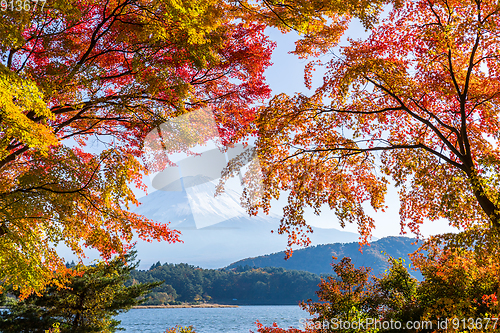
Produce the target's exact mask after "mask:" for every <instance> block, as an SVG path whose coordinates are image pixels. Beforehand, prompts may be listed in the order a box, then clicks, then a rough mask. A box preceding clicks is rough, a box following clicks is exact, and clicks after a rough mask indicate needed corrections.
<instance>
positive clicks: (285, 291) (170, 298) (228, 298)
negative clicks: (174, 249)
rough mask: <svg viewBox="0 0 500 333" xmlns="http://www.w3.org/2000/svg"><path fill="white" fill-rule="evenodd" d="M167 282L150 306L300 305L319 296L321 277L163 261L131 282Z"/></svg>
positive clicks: (152, 297)
mask: <svg viewBox="0 0 500 333" xmlns="http://www.w3.org/2000/svg"><path fill="white" fill-rule="evenodd" d="M154 281H165V283H164V284H163V285H161V286H159V287H157V288H155V289H153V292H152V293H151V294H150V295H149V300H148V301H147V302H146V303H145V304H146V305H161V304H178V303H180V302H195V303H197V302H213V303H220V304H298V302H300V301H302V300H307V299H309V298H312V299H317V298H316V294H315V291H316V290H318V284H319V283H320V277H319V276H318V275H316V274H312V273H309V272H301V271H296V270H285V269H283V268H274V267H270V268H251V267H248V266H247V267H238V268H236V269H234V270H225V269H202V268H199V267H195V266H192V265H188V264H176V265H174V264H164V265H161V264H160V263H159V262H158V263H157V264H155V265H153V266H151V268H150V269H149V270H147V271H141V270H137V271H133V272H132V274H131V279H130V280H129V281H128V284H129V285H130V284H132V283H135V282H154Z"/></svg>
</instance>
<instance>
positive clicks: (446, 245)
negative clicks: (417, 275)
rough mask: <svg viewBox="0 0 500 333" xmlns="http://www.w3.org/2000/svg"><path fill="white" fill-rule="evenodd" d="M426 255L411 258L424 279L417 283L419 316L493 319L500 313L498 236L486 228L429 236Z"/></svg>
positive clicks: (433, 318)
mask: <svg viewBox="0 0 500 333" xmlns="http://www.w3.org/2000/svg"><path fill="white" fill-rule="evenodd" d="M423 249H424V250H426V251H427V255H425V256H424V255H423V254H422V253H418V254H416V255H415V258H414V259H413V260H414V262H415V264H416V265H417V266H418V267H419V268H420V269H421V271H422V275H423V276H424V278H425V279H424V281H423V282H422V283H421V285H420V286H419V297H420V303H421V304H420V306H421V307H422V309H423V313H422V316H423V317H424V318H426V319H429V320H436V319H437V318H443V317H447V318H454V317H455V318H485V317H486V318H494V317H498V316H499V315H500V308H499V306H498V301H497V297H498V296H499V294H500V259H499V258H500V257H499V255H500V253H499V249H500V247H499V237H498V235H496V233H492V232H491V230H488V229H477V228H473V229H470V230H468V231H466V232H462V233H459V234H447V235H443V236H440V237H433V238H432V239H430V240H429V241H428V242H426V244H425V246H424V248H423Z"/></svg>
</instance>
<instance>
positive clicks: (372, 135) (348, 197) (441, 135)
mask: <svg viewBox="0 0 500 333" xmlns="http://www.w3.org/2000/svg"><path fill="white" fill-rule="evenodd" d="M273 3H274V2H273ZM332 3H334V4H336V2H332ZM355 3H356V4H358V5H359V6H365V5H370V6H372V5H373V4H376V2H371V1H367V2H363V1H359V2H355ZM323 5H324V6H323ZM277 6H278V5H277ZM279 6H281V7H282V8H292V9H293V8H294V4H293V3H292V2H287V1H280V2H279ZM310 6H313V7H314V6H316V8H318V9H322V8H326V7H327V5H326V4H325V2H323V1H318V2H311V4H310ZM346 6H347V7H348V8H350V9H351V11H349V10H346V11H344V12H343V13H344V14H342V15H341V16H339V17H338V18H337V19H335V17H334V16H330V20H326V21H325V22H324V24H325V25H324V27H325V29H326V27H327V24H330V25H329V26H328V27H331V23H332V22H337V23H338V22H343V23H342V24H343V25H342V26H343V27H346V26H347V24H348V23H349V21H350V20H351V19H352V16H353V15H358V16H359V11H358V12H356V11H354V12H353V11H352V8H356V7H355V6H354V5H352V4H351V5H349V4H347V5H346ZM372 7H373V6H372ZM372 7H369V8H372ZM367 8H368V7H367ZM385 8H386V13H385V14H384V16H383V17H381V18H380V19H379V21H376V20H375V21H373V20H372V21H370V20H369V21H367V22H368V24H366V25H365V26H366V27H368V28H370V30H369V36H368V37H367V38H365V39H348V41H347V45H345V46H339V45H338V41H339V38H338V37H339V34H338V33H337V32H338V31H335V32H334V31H331V30H321V29H320V30H321V33H317V34H315V37H314V38H311V39H308V37H309V35H308V34H307V33H306V32H304V38H303V39H302V40H301V41H299V42H298V43H297V47H296V50H295V51H294V52H295V53H296V54H298V55H299V56H302V57H310V58H311V57H313V56H318V55H322V57H321V58H311V63H310V64H309V65H308V66H307V67H306V73H305V80H306V84H307V85H308V86H309V87H310V88H312V83H311V76H312V73H313V71H314V69H315V68H317V67H321V68H323V69H324V71H325V74H324V77H323V82H322V84H321V85H320V86H319V87H317V88H316V89H315V90H313V91H311V92H310V93H309V94H307V93H306V92H299V93H297V94H296V95H295V96H288V95H286V94H280V95H277V96H274V97H273V98H272V100H271V101H270V103H269V104H268V105H267V106H264V107H262V108H260V109H259V112H258V116H257V119H256V121H255V131H256V132H257V133H258V136H257V141H256V150H255V155H256V156H257V157H258V159H259V161H260V167H261V168H262V173H263V174H264V175H265V177H264V186H262V184H257V183H254V184H253V185H252V184H251V188H253V189H252V190H249V191H248V193H247V194H246V200H247V202H248V204H249V205H251V209H250V212H251V213H256V212H257V211H258V209H260V208H262V209H263V210H264V211H267V210H268V209H269V206H270V203H271V200H273V199H277V198H279V196H280V195H287V196H288V204H287V206H286V207H285V208H284V219H283V220H282V225H281V227H280V230H279V231H280V232H288V233H289V235H290V237H289V239H290V245H291V244H294V243H297V244H307V239H306V240H304V238H303V237H302V236H304V230H305V231H307V230H308V226H307V225H306V221H305V220H304V218H303V214H304V209H306V208H307V207H310V208H312V209H314V211H315V212H316V213H318V214H319V213H320V211H321V209H324V207H328V209H331V210H332V211H334V213H335V214H336V216H337V218H338V220H339V221H340V225H341V226H344V225H345V224H346V223H355V224H357V225H358V230H359V232H360V233H361V234H362V235H363V236H364V240H365V241H366V240H367V239H368V237H369V236H370V234H371V230H372V229H373V228H374V220H373V217H372V216H370V215H369V214H368V213H367V211H366V206H368V205H369V206H371V208H373V209H374V210H375V211H383V210H384V209H385V208H386V202H385V195H386V192H387V186H388V184H392V185H394V186H396V188H397V189H398V194H399V199H400V202H401V208H400V211H399V212H400V218H401V232H403V233H404V232H406V230H408V229H409V231H411V232H413V233H415V234H417V235H419V226H420V225H421V224H422V223H424V222H426V221H436V220H438V219H446V220H447V221H449V223H450V225H452V226H455V227H457V228H462V229H466V228H469V227H471V226H482V227H486V228H488V227H493V228H494V229H496V230H497V232H498V230H499V229H498V227H500V196H499V195H498V193H500V188H499V184H500V182H499V181H500V178H499V175H500V148H499V146H498V143H499V140H500V126H499V125H500V124H499V107H498V105H499V102H500V99H499V98H500V80H499V79H500V76H499V67H498V57H499V54H498V50H499V49H500V45H499V42H500V41H499V40H498V37H497V36H498V34H499V32H500V31H499V29H500V24H499V22H500V16H499V15H500V11H499V5H498V2H497V1H490V0H485V1H483V0H471V1H450V0H432V1H428V0H421V1H420V0H413V1H400V2H394V3H392V4H391V5H390V6H387V7H385ZM292 9H290V10H292ZM372 9H373V10H372V11H371V12H370V11H369V12H370V13H376V8H372ZM283 10H285V9H283ZM337 13H342V11H340V12H339V11H337ZM305 15H307V14H305ZM281 17H282V19H283V20H284V22H289V24H290V25H291V26H293V25H294V21H293V19H292V18H290V19H289V18H288V17H287V16H286V15H282V16H281ZM310 17H311V19H312V18H313V17H314V14H310ZM339 20H340V21H339ZM342 20H344V21H342ZM283 24H285V23H283ZM339 24H340V23H339ZM344 31H345V30H342V31H341V33H343V32H344ZM304 43H306V44H308V46H307V47H306V46H305V44H304ZM309 44H310V45H309ZM237 169H238V161H237V160H235V161H233V163H232V165H230V168H229V169H228V170H227V173H226V175H231V174H232V171H234V170H237ZM261 188H263V189H264V195H263V198H262V200H260V201H259V202H257V203H255V200H254V197H252V196H251V195H250V194H251V193H252V191H255V190H257V189H261Z"/></svg>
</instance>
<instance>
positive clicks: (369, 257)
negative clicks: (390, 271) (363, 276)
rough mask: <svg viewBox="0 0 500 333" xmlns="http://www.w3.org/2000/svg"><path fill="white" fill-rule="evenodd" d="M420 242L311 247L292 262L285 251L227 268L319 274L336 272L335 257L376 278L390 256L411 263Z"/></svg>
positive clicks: (391, 239) (295, 254) (402, 239)
mask: <svg viewBox="0 0 500 333" xmlns="http://www.w3.org/2000/svg"><path fill="white" fill-rule="evenodd" d="M415 241H416V240H415V239H413V238H407V237H385V238H382V239H379V240H377V241H374V242H372V243H371V245H370V246H365V247H363V253H361V252H360V251H359V244H358V243H357V242H353V243H348V244H341V243H337V244H325V245H317V246H311V247H308V248H305V249H300V250H296V251H294V252H293V255H292V257H291V258H290V259H288V260H284V259H283V258H284V255H285V254H284V252H278V253H273V254H269V255H263V256H259V257H255V258H247V259H243V260H239V261H237V262H235V263H233V264H231V265H229V266H228V267H227V268H228V269H231V268H236V267H238V266H246V265H248V266H250V267H283V268H285V269H294V270H303V271H308V272H311V273H316V274H331V273H332V267H331V263H332V256H335V257H337V258H338V259H341V258H343V257H351V259H352V261H353V263H354V265H355V266H356V267H360V266H365V267H371V268H372V273H373V274H374V275H380V274H382V273H384V271H385V270H386V269H387V257H386V256H385V255H384V253H387V255H388V256H392V257H394V258H399V257H401V258H403V259H405V261H406V264H409V263H410V260H409V258H408V254H409V253H413V252H414V251H415V250H417V248H418V245H415V244H414V242H415ZM410 274H412V275H413V276H414V277H416V278H417V279H421V277H422V276H421V275H420V273H419V272H416V271H413V270H410Z"/></svg>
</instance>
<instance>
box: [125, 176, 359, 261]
mask: <svg viewBox="0 0 500 333" xmlns="http://www.w3.org/2000/svg"><path fill="white" fill-rule="evenodd" d="M216 184H217V182H216V181H212V182H206V183H204V184H201V185H198V186H193V187H189V188H187V189H185V190H183V191H177V192H175V191H155V192H153V193H151V194H149V195H147V196H145V197H143V198H141V200H140V201H141V205H140V206H139V207H137V208H136V209H134V212H136V213H139V214H141V215H144V216H146V217H148V218H150V219H152V220H155V221H157V222H164V223H167V222H169V221H170V222H171V223H170V227H172V228H174V229H177V230H179V231H180V232H181V233H182V235H181V239H182V240H183V241H184V243H176V244H168V243H165V242H162V243H157V242H153V243H147V242H138V243H137V245H136V249H137V251H138V258H140V259H141V266H140V267H141V269H144V268H149V267H150V266H151V265H152V264H154V263H156V262H157V261H161V262H168V263H189V264H191V265H196V266H200V267H204V268H220V267H224V266H227V265H229V264H231V263H232V262H235V261H236V260H239V259H242V258H248V257H255V256H259V255H263V254H267V253H273V252H277V251H281V250H285V248H286V244H287V236H286V235H279V234H277V233H276V232H275V233H271V230H277V229H278V226H279V221H280V219H281V217H280V216H279V215H277V214H272V213H271V214H269V215H258V216H252V217H250V216H248V215H247V214H246V212H245V210H244V209H243V208H242V207H241V205H240V193H241V192H239V191H237V190H235V189H234V187H235V186H234V184H229V186H228V187H227V188H226V191H225V193H224V194H222V195H221V196H216V197H215V196H214V193H215V185H216ZM231 186H232V187H231ZM310 238H311V241H312V244H313V245H317V244H327V243H334V242H354V241H357V240H358V238H359V235H358V234H356V233H351V232H345V231H340V230H337V229H323V228H315V227H313V234H312V235H311V237H310Z"/></svg>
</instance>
